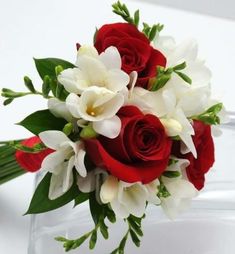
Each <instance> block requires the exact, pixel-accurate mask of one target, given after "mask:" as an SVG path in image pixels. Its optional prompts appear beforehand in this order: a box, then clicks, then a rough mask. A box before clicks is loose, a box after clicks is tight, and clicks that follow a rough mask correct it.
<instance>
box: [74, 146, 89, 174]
mask: <svg viewBox="0 0 235 254" xmlns="http://www.w3.org/2000/svg"><path fill="white" fill-rule="evenodd" d="M85 155H86V151H85V149H83V148H82V147H81V146H80V147H79V150H78V152H77V154H76V157H75V168H76V170H77V172H78V173H79V175H80V176H82V177H86V176H87V170H86V166H85V161H84V159H85Z"/></svg>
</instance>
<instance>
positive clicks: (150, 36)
mask: <svg viewBox="0 0 235 254" xmlns="http://www.w3.org/2000/svg"><path fill="white" fill-rule="evenodd" d="M157 28H158V27H157V25H153V27H152V29H151V31H150V33H149V40H150V41H153V40H154V38H155V36H156V34H157Z"/></svg>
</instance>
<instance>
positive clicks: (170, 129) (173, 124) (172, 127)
mask: <svg viewBox="0 0 235 254" xmlns="http://www.w3.org/2000/svg"><path fill="white" fill-rule="evenodd" d="M161 123H162V124H163V126H164V127H165V129H166V133H167V135H168V136H170V137H174V136H178V135H179V134H180V133H181V131H182V130H183V127H182V125H181V124H180V123H179V122H178V121H177V120H175V119H172V118H170V119H161Z"/></svg>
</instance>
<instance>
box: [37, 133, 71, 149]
mask: <svg viewBox="0 0 235 254" xmlns="http://www.w3.org/2000/svg"><path fill="white" fill-rule="evenodd" d="M39 138H40V139H41V140H42V142H43V143H44V144H45V145H46V146H47V147H49V148H51V149H54V150H57V149H59V148H60V144H61V143H64V142H69V141H70V139H69V138H68V137H67V136H66V135H65V134H64V133H63V132H62V131H43V132H41V133H39Z"/></svg>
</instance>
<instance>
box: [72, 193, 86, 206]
mask: <svg viewBox="0 0 235 254" xmlns="http://www.w3.org/2000/svg"><path fill="white" fill-rule="evenodd" d="M88 199H89V193H83V192H80V193H79V194H78V195H77V197H76V198H75V199H74V207H75V206H77V205H80V204H81V203H83V202H85V201H87V200H88Z"/></svg>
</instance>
